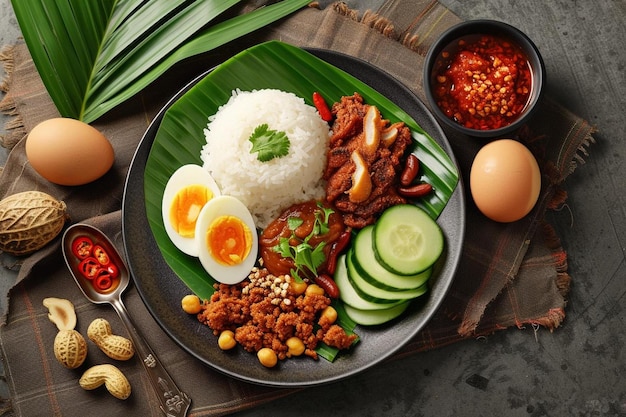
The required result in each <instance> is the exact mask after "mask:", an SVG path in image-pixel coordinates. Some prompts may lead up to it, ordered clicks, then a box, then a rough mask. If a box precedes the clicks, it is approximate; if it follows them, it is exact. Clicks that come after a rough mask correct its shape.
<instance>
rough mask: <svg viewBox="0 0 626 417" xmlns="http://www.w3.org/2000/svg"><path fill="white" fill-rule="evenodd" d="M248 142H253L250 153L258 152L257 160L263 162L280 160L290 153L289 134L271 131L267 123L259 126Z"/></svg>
mask: <svg viewBox="0 0 626 417" xmlns="http://www.w3.org/2000/svg"><path fill="white" fill-rule="evenodd" d="M248 140H249V141H250V142H252V149H251V150H250V153H253V152H256V153H257V159H258V160H259V161H261V162H267V161H270V160H272V159H274V158H280V157H281V156H285V155H287V154H288V153H289V138H288V137H287V134H286V133H285V132H281V131H278V130H271V129H270V128H269V126H268V125H267V123H264V124H262V125H259V126H257V127H256V129H254V132H252V135H250V138H248Z"/></svg>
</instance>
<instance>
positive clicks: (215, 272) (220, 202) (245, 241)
mask: <svg viewBox="0 0 626 417" xmlns="http://www.w3.org/2000/svg"><path fill="white" fill-rule="evenodd" d="M196 237H197V240H198V247H199V253H198V258H199V259H200V263H201V264H202V266H203V267H204V269H205V270H206V271H207V272H208V273H209V275H211V276H212V277H213V278H214V279H215V280H216V281H218V282H221V283H223V284H229V285H232V284H236V283H238V282H241V281H243V280H244V279H245V278H247V277H248V275H249V274H250V271H251V270H252V267H254V264H255V263H256V259H257V253H258V247H259V242H258V235H257V231H256V227H255V224H254V219H253V218H252V214H250V211H249V210H248V208H247V207H246V206H245V205H244V204H243V203H242V202H241V201H239V200H238V199H237V198H235V197H232V196H220V197H216V198H214V199H212V200H211V201H209V202H208V203H207V204H206V205H205V206H204V208H203V209H202V211H201V212H200V216H199V217H198V222H197V223H196Z"/></svg>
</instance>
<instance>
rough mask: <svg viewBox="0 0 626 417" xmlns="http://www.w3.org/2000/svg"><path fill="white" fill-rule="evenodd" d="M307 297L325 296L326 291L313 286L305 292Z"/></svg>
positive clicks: (315, 285)
mask: <svg viewBox="0 0 626 417" xmlns="http://www.w3.org/2000/svg"><path fill="white" fill-rule="evenodd" d="M304 293H305V294H306V295H324V289H323V288H322V287H320V286H319V285H317V284H311V285H309V286H308V287H306V290H305V291H304Z"/></svg>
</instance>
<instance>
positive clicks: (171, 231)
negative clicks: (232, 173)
mask: <svg viewBox="0 0 626 417" xmlns="http://www.w3.org/2000/svg"><path fill="white" fill-rule="evenodd" d="M207 190H208V191H207ZM203 193H204V194H203ZM219 195H220V190H219V187H218V186H217V184H216V183H215V180H214V179H213V177H211V175H210V174H209V173H208V172H207V171H206V170H205V169H204V168H202V167H201V166H200V165H194V164H188V165H183V166H181V167H180V168H178V169H177V170H176V171H174V173H173V174H172V176H171V177H170V179H169V180H168V181H167V184H166V185H165V190H164V191H163V200H162V205H161V211H162V216H163V224H164V226H165V231H166V232H167V235H168V236H169V238H170V240H171V241H172V243H174V245H175V246H176V247H177V248H178V249H180V250H181V251H182V252H184V253H186V254H187V255H191V256H198V245H197V244H196V239H195V230H196V221H197V219H198V216H199V214H200V211H201V210H202V208H203V207H204V205H205V204H206V203H207V202H208V201H210V200H211V199H213V198H214V197H216V196H219ZM173 210H174V211H173Z"/></svg>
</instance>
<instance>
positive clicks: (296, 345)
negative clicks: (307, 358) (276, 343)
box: [285, 336, 304, 356]
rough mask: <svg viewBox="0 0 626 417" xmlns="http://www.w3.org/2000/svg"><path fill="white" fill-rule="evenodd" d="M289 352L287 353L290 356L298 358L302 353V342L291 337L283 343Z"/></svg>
mask: <svg viewBox="0 0 626 417" xmlns="http://www.w3.org/2000/svg"><path fill="white" fill-rule="evenodd" d="M285 344H286V345H287V347H288V348H289V351H288V352H287V353H288V354H289V355H291V356H300V355H302V354H303V353H304V342H302V340H300V338H298V337H296V336H292V337H290V338H289V339H287V341H286V342H285Z"/></svg>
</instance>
